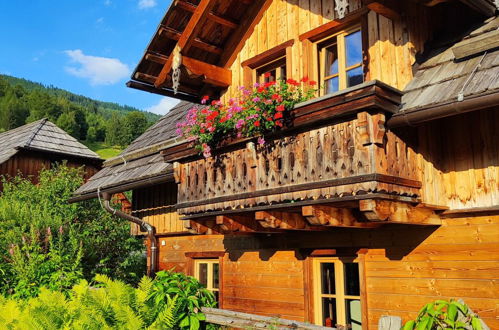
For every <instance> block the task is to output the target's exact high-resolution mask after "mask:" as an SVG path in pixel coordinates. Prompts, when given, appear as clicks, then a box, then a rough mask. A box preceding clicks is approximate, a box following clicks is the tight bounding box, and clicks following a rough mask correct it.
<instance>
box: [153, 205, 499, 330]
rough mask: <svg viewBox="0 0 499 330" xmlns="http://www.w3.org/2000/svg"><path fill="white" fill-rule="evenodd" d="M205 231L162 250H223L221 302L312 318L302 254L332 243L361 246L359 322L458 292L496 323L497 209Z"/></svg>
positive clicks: (411, 312) (343, 250)
mask: <svg viewBox="0 0 499 330" xmlns="http://www.w3.org/2000/svg"><path fill="white" fill-rule="evenodd" d="M205 237H206V240H205V239H204V238H203V237H189V238H176V239H171V238H169V240H170V241H169V242H170V243H168V244H169V245H170V249H168V250H162V251H164V252H162V253H163V256H166V253H168V258H173V260H178V263H177V265H179V266H180V267H181V265H182V258H183V254H182V252H183V251H184V249H186V250H187V249H189V248H192V249H193V251H198V250H200V251H201V250H205V251H206V248H207V247H208V248H209V247H210V246H212V247H213V248H212V249H211V250H213V249H215V250H221V251H223V250H224V249H225V250H227V253H226V254H225V256H224V257H223V266H222V267H221V269H222V273H221V283H222V286H221V291H222V300H221V307H222V308H225V309H230V310H235V311H242V312H247V313H256V314H261V315H269V316H271V315H272V316H275V315H279V316H281V317H283V318H289V319H293V320H298V321H310V322H313V310H314V306H313V299H312V297H313V294H314V293H313V283H314V280H317V278H316V277H314V276H313V275H312V274H311V270H312V269H311V263H312V262H311V260H312V259H313V258H312V257H310V256H307V254H308V253H309V252H310V251H312V250H314V249H319V250H322V249H335V250H336V251H337V253H338V254H340V255H343V256H355V251H363V252H362V254H360V255H359V256H360V257H359V258H358V260H359V262H360V263H362V267H363V269H364V271H363V274H361V276H362V277H363V278H364V283H363V284H364V287H365V290H364V292H363V295H362V298H361V299H362V300H363V304H365V305H364V308H366V309H367V315H365V316H364V317H365V322H366V323H368V326H367V325H366V323H363V326H362V328H363V329H377V323H378V320H379V318H380V317H381V316H383V315H399V316H401V317H402V318H403V319H404V321H407V320H408V319H409V318H415V317H416V315H417V313H418V311H419V309H420V308H421V307H422V306H423V305H424V304H426V303H428V302H430V301H432V300H436V299H450V298H456V299H457V298H463V299H464V300H465V302H466V303H468V304H469V305H470V307H471V308H472V309H473V310H474V311H475V312H477V313H479V315H480V317H482V318H483V319H484V321H485V322H486V323H487V324H488V325H489V327H490V328H491V329H496V328H498V327H499V320H498V319H497V316H498V315H499V282H498V277H499V267H498V266H497V265H498V262H499V249H498V247H499V216H497V215H495V216H475V217H470V218H449V219H445V220H444V223H443V225H442V226H441V227H414V226H405V227H404V226H402V227H401V226H386V227H382V228H379V229H369V230H367V229H358V230H355V229H354V230H352V229H340V228H338V229H337V230H335V231H331V232H328V233H295V234H275V235H272V236H267V235H256V236H245V237H241V236H225V237H224V239H223V245H221V244H217V245H215V244H214V243H213V242H214V241H213V236H205ZM193 240H195V242H196V243H194V244H193ZM175 246H176V247H175ZM162 249H163V247H162ZM209 250H210V249H208V251H209ZM164 259H166V258H163V257H162V258H161V260H164ZM162 262H164V261H162ZM166 266H168V267H171V266H173V264H172V263H170V264H168V263H165V264H163V267H166ZM179 269H180V268H179Z"/></svg>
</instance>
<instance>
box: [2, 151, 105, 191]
mask: <svg viewBox="0 0 499 330" xmlns="http://www.w3.org/2000/svg"><path fill="white" fill-rule="evenodd" d="M54 162H59V163H61V162H62V159H60V157H55V156H54V157H51V155H46V154H40V153H35V152H29V153H28V152H20V153H18V154H16V155H14V156H12V157H11V158H10V159H9V160H8V161H6V162H4V163H2V164H0V176H5V177H15V176H17V175H19V174H22V175H23V176H24V177H30V178H31V181H32V182H34V183H38V175H39V173H40V171H41V170H43V169H50V168H51V167H52V164H53V163H54ZM66 165H67V166H68V167H70V168H79V167H82V166H85V167H84V171H85V180H88V179H89V178H90V177H92V176H93V175H94V174H95V173H97V172H98V171H99V170H100V168H99V167H98V166H96V165H92V164H84V163H83V162H78V161H76V160H70V161H67V163H66ZM1 189H2V184H1V182H0V190H1Z"/></svg>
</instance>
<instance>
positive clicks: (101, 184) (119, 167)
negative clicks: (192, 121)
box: [71, 101, 195, 201]
mask: <svg viewBox="0 0 499 330" xmlns="http://www.w3.org/2000/svg"><path fill="white" fill-rule="evenodd" d="M193 106H195V104H194V103H190V102H186V101H183V102H180V103H179V104H178V105H177V106H175V107H174V108H173V109H171V110H170V112H168V113H167V114H166V115H165V116H163V117H161V119H160V120H159V121H158V122H157V123H156V124H154V125H153V126H151V127H150V128H149V129H148V130H147V131H145V132H144V134H142V135H141V136H139V137H138V138H137V139H136V140H135V141H133V142H132V144H130V145H129V146H128V148H126V149H125V150H124V151H123V152H122V153H121V154H120V155H119V156H118V157H115V158H112V159H109V160H107V161H106V162H105V163H104V168H103V169H102V170H100V171H99V172H98V173H97V174H95V175H94V176H93V177H91V178H90V180H88V182H87V183H86V184H84V185H83V186H81V187H80V188H79V189H78V190H77V191H76V192H75V193H74V197H73V198H72V200H71V201H78V200H84V199H89V198H95V197H97V191H98V190H100V191H109V192H113V193H114V192H122V191H125V190H129V189H131V188H130V187H136V186H139V185H141V184H152V183H154V182H164V181H167V180H170V179H171V178H172V167H171V164H168V163H165V161H164V160H163V157H162V156H161V155H160V151H161V150H162V149H164V148H166V147H168V146H172V145H174V144H176V143H179V142H181V141H182V139H181V138H180V137H178V136H177V134H176V133H175V130H176V123H177V122H179V121H180V120H181V119H182V118H184V117H185V115H186V113H187V111H188V110H189V109H190V108H192V107H193Z"/></svg>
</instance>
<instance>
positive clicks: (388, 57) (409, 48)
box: [223, 0, 428, 101]
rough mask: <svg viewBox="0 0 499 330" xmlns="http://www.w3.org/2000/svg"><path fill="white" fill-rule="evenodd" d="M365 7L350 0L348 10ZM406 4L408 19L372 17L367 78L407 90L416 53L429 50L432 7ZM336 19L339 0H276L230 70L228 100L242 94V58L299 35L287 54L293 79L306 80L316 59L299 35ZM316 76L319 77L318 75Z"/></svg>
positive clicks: (225, 97)
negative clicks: (429, 14)
mask: <svg viewBox="0 0 499 330" xmlns="http://www.w3.org/2000/svg"><path fill="white" fill-rule="evenodd" d="M361 6H362V5H361V0H350V3H349V7H348V12H349V13H350V12H354V11H357V10H359V9H361ZM403 6H405V7H404V15H405V16H404V19H403V20H395V21H392V20H391V19H389V18H386V17H384V16H381V15H379V14H377V13H375V12H372V11H371V12H370V13H369V14H368V15H367V17H366V18H367V27H368V50H367V54H366V55H367V56H368V63H369V70H370V72H369V74H368V78H367V79H368V80H373V79H378V80H381V81H383V82H385V83H387V84H389V85H392V86H394V87H397V88H399V89H403V88H404V87H405V86H406V85H407V83H408V82H409V81H410V79H411V78H412V77H413V75H412V65H413V64H414V62H415V55H416V53H418V52H421V51H422V50H423V46H424V42H425V41H426V40H427V39H428V32H427V31H428V30H426V29H425V27H428V25H427V24H426V21H427V20H428V15H427V11H426V8H425V7H422V6H420V5H417V4H414V3H409V2H408V1H404V5H403ZM336 18H337V13H336V11H335V10H334V1H331V0H274V1H273V2H272V4H271V5H270V7H269V9H268V10H267V11H266V12H265V14H264V15H263V17H262V19H261V20H260V22H259V23H258V24H257V25H256V27H255V29H254V32H253V33H252V35H251V36H250V37H249V39H248V40H247V41H246V43H245V45H244V47H243V48H242V50H241V52H240V53H239V54H238V56H237V59H236V60H235V62H234V63H233V65H232V67H231V68H230V69H231V71H232V85H231V87H229V89H228V91H227V92H226V93H225V95H224V98H223V99H224V100H225V101H227V100H228V98H230V97H235V96H237V95H238V93H239V90H238V88H237V87H238V86H243V85H244V77H243V69H242V67H241V63H242V62H244V61H245V60H247V59H250V58H252V57H254V56H256V55H258V54H261V53H263V52H264V51H267V50H269V49H271V48H273V47H275V46H278V45H280V44H282V43H284V42H286V41H288V40H291V39H295V43H294V44H293V46H292V47H291V51H290V52H288V54H290V55H291V56H290V57H291V58H287V63H288V67H289V68H290V69H288V72H290V73H291V77H289V78H294V79H300V78H302V77H303V76H305V75H307V72H305V68H306V67H307V61H312V59H310V58H309V57H310V56H307V55H306V52H305V51H304V48H305V47H304V46H303V44H302V42H300V41H299V39H298V37H299V36H300V35H301V34H303V33H305V32H308V31H310V30H312V29H314V28H317V27H319V26H321V25H323V24H326V23H328V22H331V21H332V20H334V19H336ZM358 23H359V24H360V23H361V20H359V22H358ZM310 78H312V79H315V80H318V78H317V77H310Z"/></svg>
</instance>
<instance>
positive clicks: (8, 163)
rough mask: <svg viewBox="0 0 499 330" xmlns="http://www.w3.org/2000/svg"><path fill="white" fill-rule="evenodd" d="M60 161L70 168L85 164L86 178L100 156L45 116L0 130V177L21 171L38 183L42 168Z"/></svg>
mask: <svg viewBox="0 0 499 330" xmlns="http://www.w3.org/2000/svg"><path fill="white" fill-rule="evenodd" d="M63 161H66V162H67V165H68V166H70V167H81V166H85V176H86V177H87V178H90V177H91V176H93V175H94V174H95V173H97V172H98V171H99V170H100V168H101V166H102V159H101V158H100V157H99V155H97V154H96V153H95V152H93V151H92V150H90V149H88V148H87V147H86V146H84V145H83V144H81V143H80V142H78V140H76V139H75V138H74V137H72V136H70V135H69V134H68V133H66V132H65V131H63V130H62V129H60V128H59V127H57V126H56V125H55V124H54V123H52V122H50V121H49V120H47V119H41V120H38V121H35V122H32V123H30V124H26V125H24V126H20V127H18V128H15V129H12V130H10V131H6V132H3V133H0V177H6V178H9V177H15V176H16V175H19V174H21V175H23V176H24V177H29V178H31V179H32V181H33V182H37V181H38V175H39V172H40V171H41V170H42V169H49V168H50V167H51V166H52V165H53V164H54V163H56V162H58V163H62V162H63ZM1 188H2V183H1V182H0V191H1Z"/></svg>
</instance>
